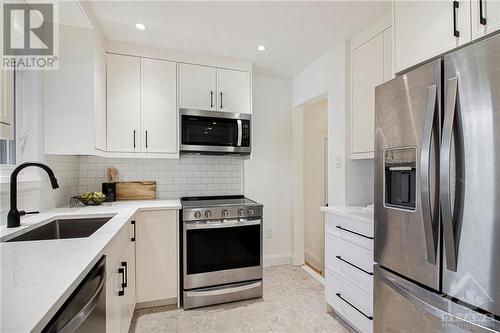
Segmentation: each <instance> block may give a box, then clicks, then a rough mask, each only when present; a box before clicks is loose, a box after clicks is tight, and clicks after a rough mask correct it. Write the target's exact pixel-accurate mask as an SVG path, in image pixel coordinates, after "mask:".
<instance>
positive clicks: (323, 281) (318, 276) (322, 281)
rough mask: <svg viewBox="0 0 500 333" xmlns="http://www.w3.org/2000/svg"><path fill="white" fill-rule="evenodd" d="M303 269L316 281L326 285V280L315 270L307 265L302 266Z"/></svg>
mask: <svg viewBox="0 0 500 333" xmlns="http://www.w3.org/2000/svg"><path fill="white" fill-rule="evenodd" d="M300 267H302V269H303V270H305V271H306V272H307V273H309V275H311V276H312V277H313V278H315V279H316V280H318V281H319V283H321V284H322V285H325V278H324V277H322V276H321V275H319V274H318V273H317V272H316V271H315V270H313V269H312V268H311V267H309V266H307V265H302V266H300Z"/></svg>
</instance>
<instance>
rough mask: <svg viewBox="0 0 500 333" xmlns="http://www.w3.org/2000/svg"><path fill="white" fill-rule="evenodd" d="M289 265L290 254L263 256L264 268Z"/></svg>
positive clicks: (290, 260)
mask: <svg viewBox="0 0 500 333" xmlns="http://www.w3.org/2000/svg"><path fill="white" fill-rule="evenodd" d="M291 263H292V257H291V255H290V253H283V254H269V255H264V266H279V265H290V264H291Z"/></svg>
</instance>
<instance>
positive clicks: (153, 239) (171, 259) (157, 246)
mask: <svg viewBox="0 0 500 333" xmlns="http://www.w3.org/2000/svg"><path fill="white" fill-rule="evenodd" d="M178 215H179V211H178V210H158V211H142V212H139V213H138V214H137V216H136V228H137V234H136V245H137V249H136V250H137V253H136V258H137V287H136V288H137V303H138V307H149V306H159V305H166V304H176V303H177V302H178V295H179V287H178V285H179V264H178V257H179V254H178V237H179V236H178V235H179V232H178V225H179V223H178Z"/></svg>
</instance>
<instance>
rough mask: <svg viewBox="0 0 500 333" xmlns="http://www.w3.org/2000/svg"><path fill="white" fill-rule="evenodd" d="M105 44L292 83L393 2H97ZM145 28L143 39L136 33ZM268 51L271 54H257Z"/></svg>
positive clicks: (95, 8) (368, 23)
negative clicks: (199, 57) (246, 66)
mask: <svg viewBox="0 0 500 333" xmlns="http://www.w3.org/2000/svg"><path fill="white" fill-rule="evenodd" d="M91 6H92V9H93V11H94V14H95V16H96V17H97V19H98V20H99V22H100V25H101V28H102V29H103V32H104V34H105V36H106V38H107V39H110V40H118V41H127V42H132V43H137V44H143V45H151V46H156V47H165V48H170V49H177V50H183V51H190V52H198V53H203V54H208V55H215V56H223V57H230V58H236V59H241V60H246V61H251V62H253V63H254V64H255V66H256V70H257V71H264V72H267V73H272V74H275V75H280V76H285V77H291V76H293V75H294V74H296V73H297V72H299V71H300V70H301V69H302V68H304V67H305V66H307V65H308V64H309V63H311V62H312V61H314V60H315V59H316V58H318V57H319V56H320V55H322V54H323V53H325V52H326V51H327V50H328V49H330V48H331V47H333V46H334V45H335V44H336V43H338V42H340V41H341V40H342V39H346V38H350V37H352V36H354V35H355V34H356V33H358V32H360V31H361V30H363V28H365V27H367V26H368V25H370V24H371V23H374V22H376V21H377V20H379V19H381V18H382V17H383V16H384V15H387V13H389V10H390V2H389V1H332V2H320V1H318V2H313V1H304V2H255V1H249V2H237V1H235V2H212V1H203V2H187V1H186V2H171V1H93V2H91ZM136 22H141V23H144V24H146V26H147V27H148V28H147V29H146V30H145V31H139V30H137V29H136V28H135V23H136ZM259 44H264V45H266V46H267V48H268V49H267V51H265V52H259V51H257V50H256V47H257V45H259Z"/></svg>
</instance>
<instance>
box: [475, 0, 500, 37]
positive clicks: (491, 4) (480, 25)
mask: <svg viewBox="0 0 500 333" xmlns="http://www.w3.org/2000/svg"><path fill="white" fill-rule="evenodd" d="M471 6H472V8H471V9H472V14H471V18H472V38H473V39H475V38H479V37H482V36H484V35H487V34H489V33H491V32H494V31H496V30H499V29H500V1H498V0H474V1H472V5H471Z"/></svg>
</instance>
